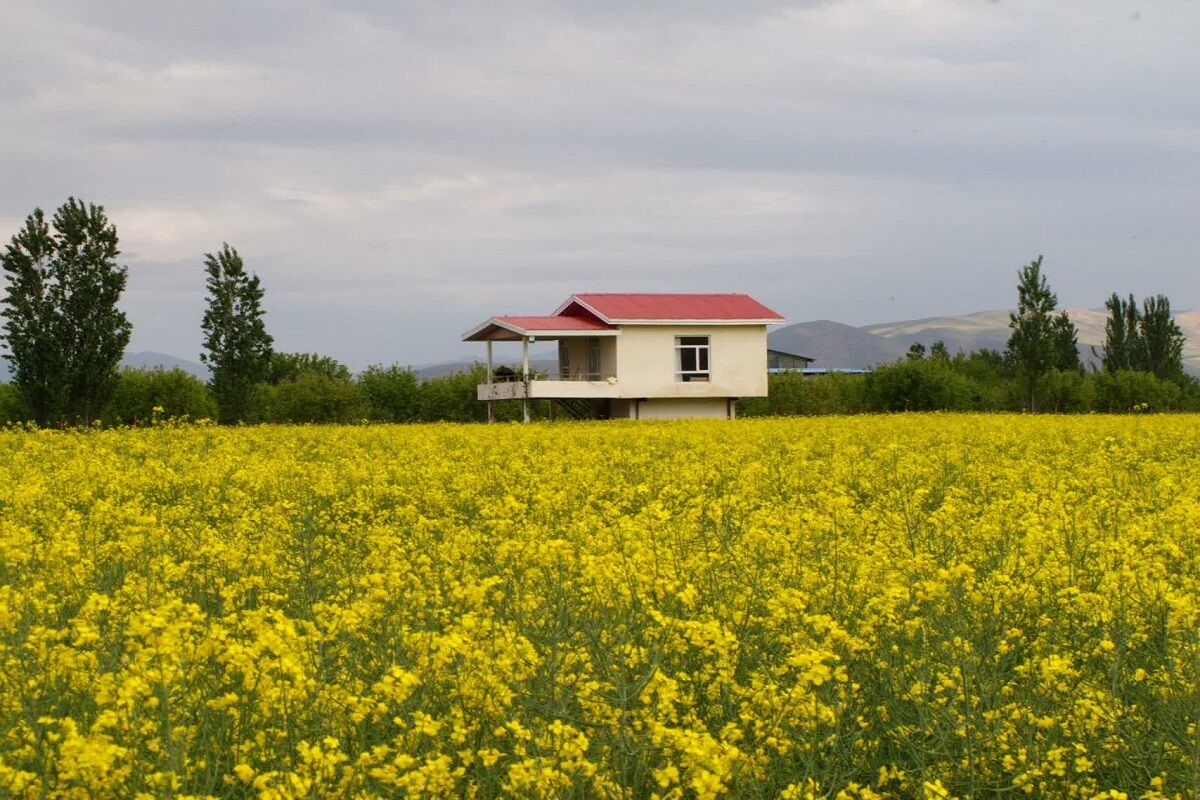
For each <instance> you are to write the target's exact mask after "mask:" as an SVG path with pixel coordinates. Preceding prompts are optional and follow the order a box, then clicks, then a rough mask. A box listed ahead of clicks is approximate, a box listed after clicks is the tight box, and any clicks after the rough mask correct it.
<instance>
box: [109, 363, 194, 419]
mask: <svg viewBox="0 0 1200 800" xmlns="http://www.w3.org/2000/svg"><path fill="white" fill-rule="evenodd" d="M156 409H157V410H156ZM216 415H217V404H216V401H215V400H214V399H213V396H212V393H211V392H210V391H209V389H208V386H206V385H205V383H204V382H203V381H202V380H200V379H199V378H197V377H196V376H195V375H192V374H191V373H189V372H185V371H184V370H182V369H179V368H178V367H176V368H173V369H162V368H161V367H160V368H157V369H135V368H132V367H127V368H125V369H123V370H121V371H120V373H118V375H117V383H116V387H115V388H114V389H113V394H112V397H111V398H110V399H109V401H108V405H106V406H105V408H104V413H103V414H102V416H101V419H102V420H103V422H104V424H105V425H141V424H145V423H148V422H150V421H151V420H152V419H154V418H155V417H162V418H170V417H190V418H192V419H201V418H209V419H211V418H213V417H215V416H216Z"/></svg>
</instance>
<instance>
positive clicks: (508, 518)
mask: <svg viewBox="0 0 1200 800" xmlns="http://www.w3.org/2000/svg"><path fill="white" fill-rule="evenodd" d="M1198 539H1200V418H1197V417H1187V416H1171V417H1167V416H1161V417H1123V418H1118V417H1074V418H1052V417H1018V416H970V415H963V416H941V415H932V416H928V415H906V416H891V417H858V418H840V419H838V418H825V419H793V420H744V421H737V422H732V423H731V422H725V421H711V422H709V421H704V422H680V423H629V424H624V423H587V424H584V423H556V424H535V425H528V426H514V425H496V426H490V427H485V426H451V425H442V426H408V427H401V426H397V427H391V426H362V427H307V428H283V427H257V428H244V429H220V428H215V427H209V426H179V427H172V426H163V427H158V428H153V429H145V430H124V431H121V430H118V431H103V432H97V431H91V432H76V433H71V432H67V433H62V432H44V433H29V432H7V433H0V796H3V797H19V798H99V797H122V798H151V797H153V798H163V797H179V796H190V797H223V798H224V797H233V798H250V797H256V798H257V797H261V798H301V797H304V798H371V797H380V798H385V797H495V796H509V797H578V798H585V797H601V798H652V797H659V798H693V797H695V798H714V797H738V798H770V797H781V798H875V797H895V798H910V797H917V798H922V797H923V798H949V797H996V798H1013V797H1053V798H1160V797H1197V796H1200V731H1198V730H1197V724H1198V722H1200V548H1198Z"/></svg>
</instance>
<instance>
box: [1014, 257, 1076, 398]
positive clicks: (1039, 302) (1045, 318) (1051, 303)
mask: <svg viewBox="0 0 1200 800" xmlns="http://www.w3.org/2000/svg"><path fill="white" fill-rule="evenodd" d="M1057 308H1058V297H1057V296H1056V295H1055V294H1054V292H1052V291H1050V285H1049V284H1048V283H1047V282H1046V276H1045V275H1043V274H1042V256H1038V257H1037V258H1036V259H1034V260H1033V261H1031V262H1030V263H1029V264H1027V265H1025V266H1024V267H1022V268H1021V270H1020V272H1018V273H1017V310H1016V312H1015V313H1013V314H1010V315H1009V323H1008V325H1009V327H1010V328H1011V329H1012V334H1010V335H1009V338H1008V349H1007V351H1006V353H1005V357H1006V359H1007V360H1008V361H1009V362H1010V363H1012V364H1013V365H1014V366H1015V367H1016V370H1017V374H1018V376H1019V378H1020V381H1021V388H1022V393H1023V395H1024V400H1025V406H1026V408H1028V409H1029V410H1030V411H1037V386H1038V381H1040V380H1041V378H1042V376H1043V375H1045V374H1046V373H1047V372H1049V371H1050V370H1052V369H1062V368H1064V366H1065V367H1066V368H1073V367H1074V366H1078V364H1079V354H1078V352H1077V351H1076V352H1075V355H1074V364H1073V365H1072V364H1071V363H1070V362H1071V359H1070V358H1069V357H1068V355H1067V347H1068V343H1069V346H1070V348H1071V349H1074V347H1075V342H1076V340H1077V339H1078V335H1077V333H1076V330H1075V325H1074V323H1072V322H1071V320H1070V318H1069V317H1068V316H1067V314H1066V312H1065V311H1064V312H1062V313H1061V314H1059V315H1057V316H1055V314H1054V312H1055V310H1056V309H1057Z"/></svg>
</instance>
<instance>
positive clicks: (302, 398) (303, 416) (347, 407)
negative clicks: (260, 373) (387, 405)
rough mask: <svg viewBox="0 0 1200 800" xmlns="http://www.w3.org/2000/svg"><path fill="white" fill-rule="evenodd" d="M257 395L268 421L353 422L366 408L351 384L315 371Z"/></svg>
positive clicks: (364, 415) (358, 392)
mask: <svg viewBox="0 0 1200 800" xmlns="http://www.w3.org/2000/svg"><path fill="white" fill-rule="evenodd" d="M260 397H261V402H262V408H263V412H264V413H263V419H264V420H265V421H268V422H355V421H357V420H361V419H363V418H365V417H366V416H367V413H368V410H369V407H368V405H367V404H366V402H365V401H364V399H363V396H362V392H360V391H359V388H358V387H357V386H355V385H354V384H353V383H351V382H350V381H348V380H338V379H336V378H332V377H330V376H328V375H323V374H321V373H317V372H302V373H301V374H300V376H299V377H297V378H296V379H295V380H288V381H284V382H283V383H280V384H279V385H278V386H273V387H269V388H266V389H263V390H261V394H260Z"/></svg>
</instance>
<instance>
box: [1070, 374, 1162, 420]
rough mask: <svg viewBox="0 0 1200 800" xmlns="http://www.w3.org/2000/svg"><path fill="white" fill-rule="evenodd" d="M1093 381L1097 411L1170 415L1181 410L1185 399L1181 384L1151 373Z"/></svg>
mask: <svg viewBox="0 0 1200 800" xmlns="http://www.w3.org/2000/svg"><path fill="white" fill-rule="evenodd" d="M1092 380H1093V383H1094V385H1095V396H1096V400H1095V408H1096V410H1097V411H1109V412H1118V413H1119V412H1126V411H1171V410H1175V409H1178V408H1179V407H1180V406H1181V401H1182V400H1183V395H1184V393H1183V389H1182V388H1181V387H1180V385H1179V384H1178V383H1176V382H1174V381H1171V380H1163V379H1160V378H1156V377H1154V374H1153V373H1150V372H1134V371H1132V370H1118V371H1117V372H1100V373H1097V374H1096V375H1095V376H1093V378H1092Z"/></svg>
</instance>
